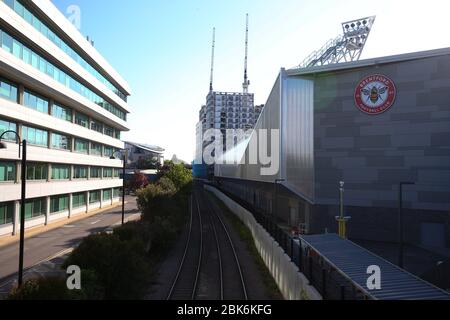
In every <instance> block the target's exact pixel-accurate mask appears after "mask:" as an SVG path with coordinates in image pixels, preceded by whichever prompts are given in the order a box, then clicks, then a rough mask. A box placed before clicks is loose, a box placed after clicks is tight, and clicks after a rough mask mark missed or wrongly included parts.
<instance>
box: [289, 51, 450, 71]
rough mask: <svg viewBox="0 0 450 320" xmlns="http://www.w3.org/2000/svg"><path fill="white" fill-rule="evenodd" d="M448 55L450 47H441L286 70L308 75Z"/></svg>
mask: <svg viewBox="0 0 450 320" xmlns="http://www.w3.org/2000/svg"><path fill="white" fill-rule="evenodd" d="M445 55H450V48H442V49H434V50H428V51H418V52H412V53H404V54H399V55H393V56H385V57H379V58H370V59H364V60H359V61H352V62H342V63H333V64H328V65H324V66H315V67H310V68H292V69H289V70H287V71H286V72H287V74H288V76H302V75H310V74H317V73H323V72H331V71H340V70H347V69H355V68H362V67H368V66H376V65H380V64H387V63H395V62H403V61H411V60H419V59H426V58H431V57H438V56H445Z"/></svg>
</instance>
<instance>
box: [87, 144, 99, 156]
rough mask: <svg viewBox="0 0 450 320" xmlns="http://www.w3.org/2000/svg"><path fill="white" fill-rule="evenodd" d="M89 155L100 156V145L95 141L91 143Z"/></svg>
mask: <svg viewBox="0 0 450 320" xmlns="http://www.w3.org/2000/svg"><path fill="white" fill-rule="evenodd" d="M90 154H91V155H94V156H100V157H101V156H102V145H101V144H97V143H93V142H92V143H91V152H90Z"/></svg>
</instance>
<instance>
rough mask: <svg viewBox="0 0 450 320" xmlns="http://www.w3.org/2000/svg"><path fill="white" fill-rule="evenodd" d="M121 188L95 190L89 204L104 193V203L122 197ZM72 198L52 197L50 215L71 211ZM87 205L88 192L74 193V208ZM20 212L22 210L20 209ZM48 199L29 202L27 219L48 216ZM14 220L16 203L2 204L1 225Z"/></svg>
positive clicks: (26, 213)
mask: <svg viewBox="0 0 450 320" xmlns="http://www.w3.org/2000/svg"><path fill="white" fill-rule="evenodd" d="M120 190H121V189H120V188H114V189H112V190H111V189H105V190H95V191H90V192H89V203H90V204H96V203H98V202H100V200H101V194H102V193H103V201H109V200H112V199H113V198H114V199H116V198H118V197H120V193H121V192H120ZM69 205H70V196H69V195H58V196H53V197H50V214H56V213H59V212H64V211H68V210H69ZM86 205H87V196H86V192H80V193H74V194H73V195H72V208H73V209H77V208H81V207H85V206H86ZM19 210H20V208H19ZM46 210H47V199H46V198H38V199H31V200H27V201H26V203H25V219H26V220H30V219H33V218H37V217H41V216H44V215H45V214H46ZM13 220H14V202H7V203H0V225H5V224H11V223H13Z"/></svg>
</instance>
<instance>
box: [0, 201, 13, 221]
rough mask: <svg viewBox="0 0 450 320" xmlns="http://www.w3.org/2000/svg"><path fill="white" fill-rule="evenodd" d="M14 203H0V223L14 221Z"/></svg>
mask: <svg viewBox="0 0 450 320" xmlns="http://www.w3.org/2000/svg"><path fill="white" fill-rule="evenodd" d="M13 216H14V203H13V202H8V203H0V225H4V224H10V223H12V222H13Z"/></svg>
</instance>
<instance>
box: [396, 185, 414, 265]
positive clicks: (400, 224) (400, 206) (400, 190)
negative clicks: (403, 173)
mask: <svg viewBox="0 0 450 320" xmlns="http://www.w3.org/2000/svg"><path fill="white" fill-rule="evenodd" d="M407 185H409V186H411V185H415V183H414V182H400V184H399V188H398V266H399V267H400V268H403V265H404V261H403V260H404V259H403V258H404V243H403V242H404V235H403V186H407Z"/></svg>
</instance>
